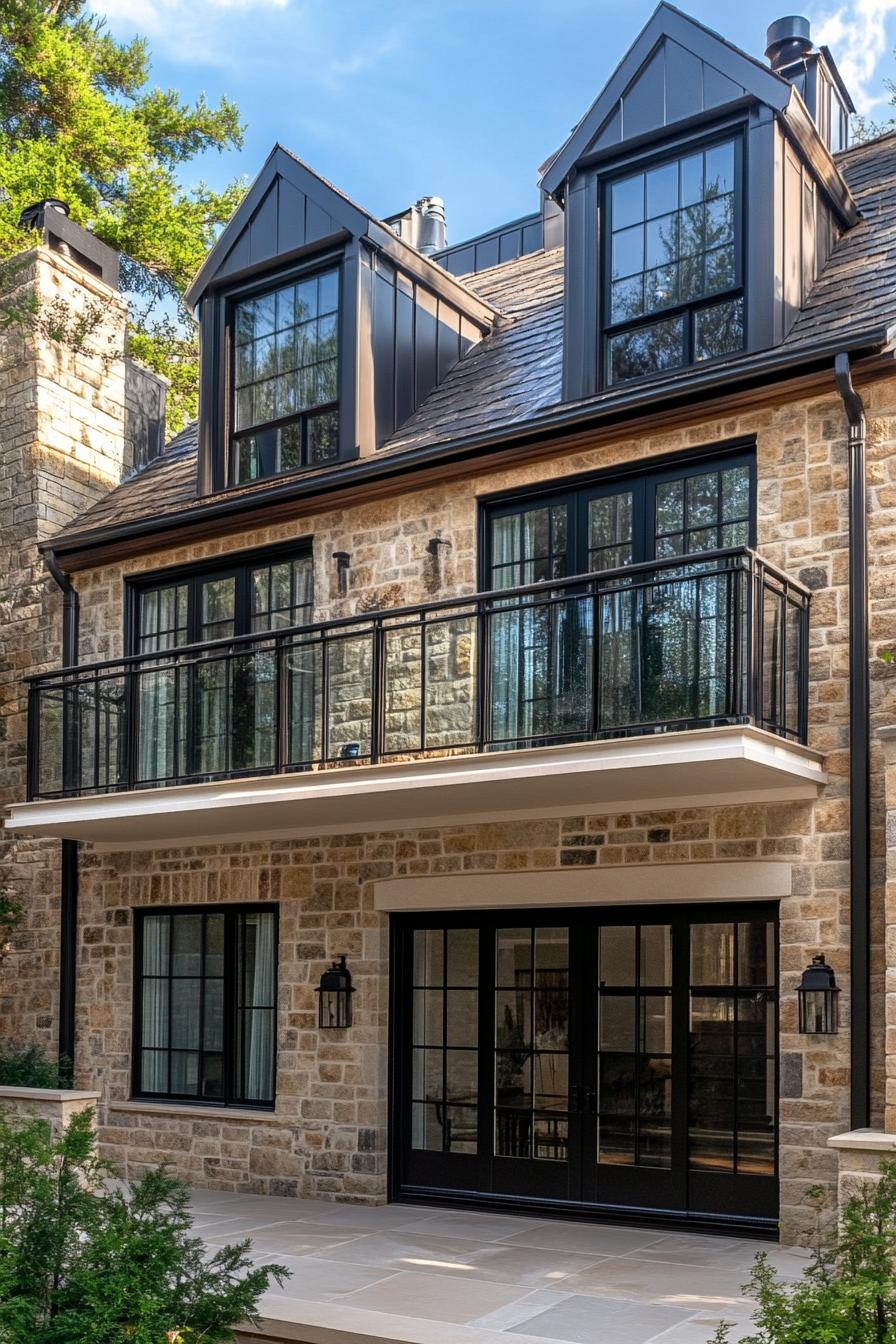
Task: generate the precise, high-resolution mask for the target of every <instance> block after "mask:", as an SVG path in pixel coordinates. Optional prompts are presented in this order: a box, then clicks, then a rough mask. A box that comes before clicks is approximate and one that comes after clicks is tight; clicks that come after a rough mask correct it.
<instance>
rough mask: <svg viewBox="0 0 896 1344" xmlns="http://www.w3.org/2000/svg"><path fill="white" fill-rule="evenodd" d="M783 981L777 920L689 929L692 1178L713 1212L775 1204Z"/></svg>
mask: <svg viewBox="0 0 896 1344" xmlns="http://www.w3.org/2000/svg"><path fill="white" fill-rule="evenodd" d="M776 980H777V971H776V966H775V926H774V923H773V922H772V921H771V920H767V919H761V918H750V917H746V918H743V919H732V920H730V921H726V922H717V923H705V924H696V923H695V924H693V925H692V926H691V930H690V958H689V986H688V1170H689V1185H690V1187H691V1191H692V1197H693V1198H694V1199H695V1200H697V1201H698V1202H699V1204H700V1206H701V1207H703V1208H705V1209H706V1210H707V1211H709V1212H724V1211H725V1209H726V1208H728V1207H729V1206H730V1204H731V1201H732V1199H734V1198H737V1201H738V1203H739V1204H740V1206H741V1207H743V1205H744V1201H745V1200H746V1201H747V1202H748V1204H751V1203H752V1204H753V1205H756V1206H761V1205H762V1204H763V1203H764V1204H765V1205H767V1204H768V1203H769V1202H770V1200H771V1198H772V1192H773V1191H774V1190H775V1186H776V1181H775V1177H776V1137H775V1136H776V1133H777V1031H778V1028H777V991H776ZM744 1178H749V1179H744ZM747 1211H750V1210H749V1208H748V1210H747Z"/></svg>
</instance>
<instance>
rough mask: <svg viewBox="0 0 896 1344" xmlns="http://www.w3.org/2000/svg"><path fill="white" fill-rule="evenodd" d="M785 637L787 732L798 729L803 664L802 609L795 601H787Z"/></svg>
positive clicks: (785, 715)
mask: <svg viewBox="0 0 896 1344" xmlns="http://www.w3.org/2000/svg"><path fill="white" fill-rule="evenodd" d="M785 620H786V625H787V629H786V637H785V642H784V649H785V654H784V724H783V726H784V727H785V728H786V729H787V731H788V733H793V734H798V733H799V731H800V695H801V683H802V669H803V667H804V665H805V651H804V649H803V647H802V643H803V610H802V607H801V606H798V605H797V603H795V602H791V601H788V602H787V614H786V617H785Z"/></svg>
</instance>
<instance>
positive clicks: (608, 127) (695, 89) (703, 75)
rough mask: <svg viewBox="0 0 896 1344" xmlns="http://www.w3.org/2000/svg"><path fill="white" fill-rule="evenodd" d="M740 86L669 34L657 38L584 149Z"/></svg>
mask: <svg viewBox="0 0 896 1344" xmlns="http://www.w3.org/2000/svg"><path fill="white" fill-rule="evenodd" d="M745 92H746V90H745V89H744V87H743V85H742V84H739V83H737V82H735V80H734V79H732V78H730V77H729V76H728V75H726V74H723V72H722V71H721V70H718V69H716V67H715V66H713V65H711V64H710V63H709V62H708V61H705V60H702V59H701V58H700V57H699V56H697V55H695V54H694V52H692V51H688V50H687V49H686V48H685V47H683V46H682V45H681V44H680V43H679V42H675V41H673V39H672V38H670V37H666V38H663V39H662V41H661V42H659V44H658V45H657V46H656V47H655V48H654V51H653V52H652V54H651V55H650V56H649V57H648V59H647V60H646V61H645V62H644V64H643V65H642V66H641V68H640V70H639V71H638V73H637V74H636V75H635V77H634V78H633V79H632V80H631V81H630V83H629V84H628V86H627V87H626V88H625V89H624V90H623V92H622V93H621V94H620V95H619V97H618V99H617V100H616V102H615V103H614V104H613V106H612V110H611V111H610V113H609V115H608V116H607V117H606V119H605V120H604V122H603V124H602V125H601V126H600V128H599V129H598V131H597V133H596V135H595V136H594V137H593V138H592V140H591V143H590V144H589V145H588V147H587V150H586V152H587V153H592V152H594V151H596V150H603V149H611V148H613V147H614V146H615V145H621V144H622V143H623V141H625V140H632V139H634V138H635V137H636V136H639V135H647V134H648V133H649V132H650V131H658V130H661V129H663V128H664V127H666V126H671V125H674V123H675V122H677V121H682V120H683V119H684V118H685V117H693V116H698V115H699V114H700V113H701V112H708V111H710V110H711V109H712V108H714V107H721V106H722V105H723V104H725V103H731V102H734V101H736V100H737V99H738V98H742V97H743V96H744V94H745Z"/></svg>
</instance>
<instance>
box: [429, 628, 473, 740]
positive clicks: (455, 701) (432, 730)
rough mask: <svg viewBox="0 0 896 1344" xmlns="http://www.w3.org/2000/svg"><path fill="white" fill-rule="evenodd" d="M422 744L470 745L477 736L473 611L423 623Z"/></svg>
mask: <svg viewBox="0 0 896 1344" xmlns="http://www.w3.org/2000/svg"><path fill="white" fill-rule="evenodd" d="M424 647H425V653H426V696H425V723H424V729H425V747H426V749H427V751H433V750H436V749H438V748H442V749H443V750H448V749H450V748H454V747H473V746H474V745H475V743H476V736H477V700H476V696H477V666H478V663H477V628H476V616H475V615H461V616H453V617H451V618H450V619H448V620H443V621H440V620H434V621H430V622H428V623H427V625H426V627H425V639H424Z"/></svg>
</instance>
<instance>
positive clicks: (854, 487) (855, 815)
mask: <svg viewBox="0 0 896 1344" xmlns="http://www.w3.org/2000/svg"><path fill="white" fill-rule="evenodd" d="M834 381H835V382H836V384H837V391H838V392H839V393H840V397H841V399H842V401H843V409H844V410H845V412H846V419H847V422H848V424H849V438H848V441H847V442H848V454H849V830H850V835H849V975H850V1127H851V1128H852V1129H867V1128H868V1127H869V1126H870V1124H871V1037H870V1020H871V986H870V980H871V946H870V883H871V819H870V815H869V796H870V782H869V781H870V753H871V747H870V721H869V720H870V712H869V704H870V692H869V680H868V657H869V651H868V514H867V505H866V499H865V495H866V489H867V475H866V470H865V405H864V403H863V401H862V398H861V397H860V396H859V394H858V392H856V390H855V388H854V387H853V384H852V374H851V372H850V368H849V355H847V354H839V355H837V356H836V358H835V360H834Z"/></svg>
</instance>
